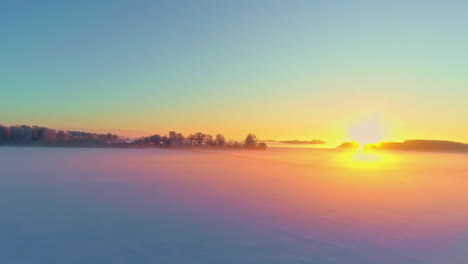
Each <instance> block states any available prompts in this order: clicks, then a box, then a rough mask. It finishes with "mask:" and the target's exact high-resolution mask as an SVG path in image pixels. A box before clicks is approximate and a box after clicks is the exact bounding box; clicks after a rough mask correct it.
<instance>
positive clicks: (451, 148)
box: [364, 139, 468, 152]
mask: <svg viewBox="0 0 468 264" xmlns="http://www.w3.org/2000/svg"><path fill="white" fill-rule="evenodd" d="M364 148H365V149H382V150H411V151H444V152H468V144H465V143H461V142H454V141H446V140H422V139H412V140H405V141H404V142H381V143H378V144H368V145H365V146H364Z"/></svg>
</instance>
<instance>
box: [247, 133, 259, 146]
mask: <svg viewBox="0 0 468 264" xmlns="http://www.w3.org/2000/svg"><path fill="white" fill-rule="evenodd" d="M244 146H245V147H246V148H255V147H256V146H257V136H255V135H254V134H248V135H247V137H246V138H245V140H244Z"/></svg>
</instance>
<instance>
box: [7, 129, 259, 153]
mask: <svg viewBox="0 0 468 264" xmlns="http://www.w3.org/2000/svg"><path fill="white" fill-rule="evenodd" d="M0 145H37V146H54V145H55V146H117V147H155V148H181V147H212V148H214V147H216V148H246V149H266V148H267V146H266V144H265V143H259V142H258V139H257V137H256V136H255V135H254V134H248V135H247V137H246V138H245V140H244V141H242V142H239V141H233V140H229V141H228V140H226V138H225V137H224V136H223V135H221V134H217V135H215V136H212V135H210V134H205V133H202V132H197V133H194V134H190V135H189V136H187V137H185V136H184V135H183V134H182V133H177V132H175V131H170V132H169V134H168V135H159V134H155V135H151V136H147V137H141V138H137V139H133V140H130V139H126V138H122V137H119V136H118V135H115V134H111V133H107V134H97V133H88V132H81V131H64V130H58V131H57V130H54V129H50V128H47V127H39V126H27V125H21V126H19V125H16V126H3V125H0Z"/></svg>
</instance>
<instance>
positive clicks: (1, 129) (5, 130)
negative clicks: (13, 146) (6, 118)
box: [0, 125, 11, 144]
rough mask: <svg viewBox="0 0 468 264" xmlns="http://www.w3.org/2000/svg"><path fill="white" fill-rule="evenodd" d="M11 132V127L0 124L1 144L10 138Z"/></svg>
mask: <svg viewBox="0 0 468 264" xmlns="http://www.w3.org/2000/svg"><path fill="white" fill-rule="evenodd" d="M10 137H11V132H10V128H9V127H6V126H2V125H0V144H1V143H5V142H7V141H9V140H10Z"/></svg>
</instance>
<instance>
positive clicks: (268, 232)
mask: <svg viewBox="0 0 468 264" xmlns="http://www.w3.org/2000/svg"><path fill="white" fill-rule="evenodd" d="M0 167H1V170H0V175H1V176H0V263H2V264H10V263H12V264H13V263H15V264H16V263H28V264H29V263H48V264H50V263H67V264H75V263H76V264H78V263H80V264H81V263H99V264H101V263H139V264H140V263H151V264H153V263H164V264H171V263H177V264H183V263H201V264H202V263H203V264H206V263H215V264H220V263H235V264H238V263H262V264H263V263H264V264H272V263H278V264H279V263H281V264H285V263H319V264H322V263H324V264H326V263H346V264H353V263H356V264H366V263H369V264H375V263H379V264H385V263H389V264H395V263H399V264H402V263H408V264H409V263H411V264H417V263H434V264H435V263H451V264H458V263H460V264H462V263H463V264H465V263H468V155H466V154H447V153H378V154H352V153H350V152H343V151H339V150H334V149H287V148H278V149H270V150H268V151H265V152H262V151H259V152H257V151H205V152H203V151H202V152H190V151H181V150H157V149H78V148H73V149H72V148H65V149H62V148H8V147H3V148H0Z"/></svg>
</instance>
